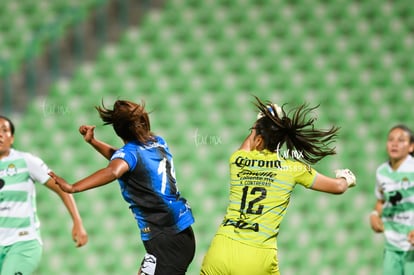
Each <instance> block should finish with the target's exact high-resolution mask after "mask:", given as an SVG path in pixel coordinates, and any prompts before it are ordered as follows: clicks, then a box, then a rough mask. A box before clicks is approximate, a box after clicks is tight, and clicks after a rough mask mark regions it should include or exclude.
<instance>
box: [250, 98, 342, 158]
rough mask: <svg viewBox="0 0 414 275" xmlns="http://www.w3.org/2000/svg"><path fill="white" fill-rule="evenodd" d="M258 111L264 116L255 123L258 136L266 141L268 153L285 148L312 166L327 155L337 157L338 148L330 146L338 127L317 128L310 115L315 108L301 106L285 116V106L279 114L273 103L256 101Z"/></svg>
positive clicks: (265, 145)
mask: <svg viewBox="0 0 414 275" xmlns="http://www.w3.org/2000/svg"><path fill="white" fill-rule="evenodd" d="M255 98H256V101H257V103H255V105H256V107H257V108H258V109H259V111H260V112H261V113H262V114H264V116H263V117H261V118H260V119H259V120H257V122H256V126H255V128H256V132H257V134H258V135H261V136H262V137H263V140H264V147H265V149H267V150H269V151H276V150H278V149H279V148H281V147H282V146H284V145H285V146H286V148H287V149H288V150H289V151H293V150H296V151H299V152H300V153H301V154H300V156H301V158H303V160H304V161H305V162H307V163H309V164H315V163H317V162H318V161H320V160H321V159H323V158H324V157H326V156H328V155H334V154H336V151H335V147H331V146H330V145H331V144H332V143H333V142H334V141H335V138H336V136H337V132H338V131H339V128H338V127H335V126H332V127H331V128H330V129H328V130H325V131H324V130H318V129H315V127H314V122H315V120H316V119H315V118H308V115H309V113H310V112H312V111H313V110H315V109H317V108H318V107H319V105H317V106H315V107H308V105H307V104H302V105H300V106H299V107H297V108H295V109H292V110H291V111H290V112H288V113H286V112H285V109H284V107H285V105H283V106H282V107H281V112H280V111H279V112H277V110H276V109H275V107H274V106H273V104H271V103H270V102H266V103H263V102H262V101H261V100H260V99H259V98H257V97H255Z"/></svg>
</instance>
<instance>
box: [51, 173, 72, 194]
mask: <svg viewBox="0 0 414 275" xmlns="http://www.w3.org/2000/svg"><path fill="white" fill-rule="evenodd" d="M48 174H49V176H50V177H51V178H52V179H54V180H55V182H56V184H57V185H58V186H59V188H60V189H62V190H63V191H64V192H66V193H73V186H72V185H70V184H69V183H67V182H66V180H64V179H63V178H61V177H59V176H58V175H56V174H55V173H53V172H52V171H50V172H49V173H48Z"/></svg>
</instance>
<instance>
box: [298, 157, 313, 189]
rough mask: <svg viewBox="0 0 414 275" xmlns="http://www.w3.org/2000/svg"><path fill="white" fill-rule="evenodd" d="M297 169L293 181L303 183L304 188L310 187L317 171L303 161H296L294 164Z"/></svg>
mask: <svg viewBox="0 0 414 275" xmlns="http://www.w3.org/2000/svg"><path fill="white" fill-rule="evenodd" d="M293 167H296V170H297V171H294V172H296V177H295V181H296V183H297V184H300V185H303V186H304V187H306V188H311V187H312V185H313V183H314V182H315V179H316V175H317V174H318V172H317V171H316V170H315V169H313V168H312V167H311V166H310V165H307V164H304V163H296V164H295V166H293Z"/></svg>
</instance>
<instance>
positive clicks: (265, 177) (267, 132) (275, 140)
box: [201, 100, 355, 275]
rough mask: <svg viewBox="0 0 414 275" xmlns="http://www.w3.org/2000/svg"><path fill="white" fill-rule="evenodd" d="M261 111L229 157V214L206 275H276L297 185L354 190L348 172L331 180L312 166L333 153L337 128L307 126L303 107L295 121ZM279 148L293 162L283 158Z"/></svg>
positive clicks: (309, 123) (281, 112)
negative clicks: (281, 236) (278, 238)
mask: <svg viewBox="0 0 414 275" xmlns="http://www.w3.org/2000/svg"><path fill="white" fill-rule="evenodd" d="M257 106H258V107H259V110H260V112H261V113H260V114H262V115H261V116H259V117H258V120H257V121H256V122H255V124H254V125H253V127H252V128H251V130H252V131H251V133H250V135H249V136H248V137H247V138H246V139H245V140H244V142H243V143H242V145H241V146H240V148H239V150H237V151H236V152H234V153H233V154H232V156H231V157H230V197H229V202H228V207H227V212H226V215H225V217H224V219H223V222H222V223H221V225H220V227H219V229H218V231H217V233H216V235H215V236H214V239H213V241H212V243H211V245H210V248H209V250H208V251H207V254H206V255H205V257H204V260H203V264H202V267H201V274H203V275H207V274H208V275H217V274H220V275H225V274H229V275H230V274H237V275H250V274H255V275H267V274H273V275H278V274H279V265H278V259H277V244H276V236H277V235H278V233H279V226H280V223H281V222H282V219H283V217H284V215H285V213H286V210H287V207H288V204H289V201H290V197H291V194H292V191H293V189H294V187H295V186H296V184H301V185H303V186H304V187H306V188H311V189H313V190H317V191H323V192H328V193H334V194H341V193H343V192H345V191H346V190H347V188H348V186H353V185H354V184H355V177H354V175H353V174H352V172H350V171H349V170H347V169H346V170H338V172H337V175H336V178H330V177H327V176H324V175H322V174H320V173H317V172H316V171H315V170H314V169H313V168H311V166H310V165H309V164H308V163H312V164H313V163H316V162H318V161H319V160H320V159H322V158H323V157H325V156H327V155H332V154H334V153H335V152H334V150H332V149H331V148H329V147H328V148H326V147H324V146H325V143H327V144H329V140H330V139H332V138H333V137H334V136H335V133H336V131H337V128H332V129H330V130H328V131H320V130H316V129H315V128H314V127H313V124H312V122H313V120H310V121H306V120H305V116H306V114H307V113H308V112H309V111H310V110H312V109H306V108H305V107H304V106H301V107H300V108H299V109H297V110H295V112H293V115H292V117H293V118H292V119H291V118H290V117H288V116H287V115H286V113H285V112H284V110H283V108H279V109H278V106H276V107H275V105H270V106H271V107H268V106H265V105H264V104H263V103H261V101H260V100H258V105H257ZM308 126H309V129H306V128H307V127H308ZM285 143H286V146H284V145H285ZM280 148H286V152H288V154H291V153H292V156H290V155H288V156H286V158H283V157H280V156H279V149H280ZM298 148H299V149H298ZM297 150H301V151H297ZM283 155H285V154H283Z"/></svg>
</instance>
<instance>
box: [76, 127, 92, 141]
mask: <svg viewBox="0 0 414 275" xmlns="http://www.w3.org/2000/svg"><path fill="white" fill-rule="evenodd" d="M95 127H96V126H91V125H81V126H80V127H79V133H80V134H81V135H82V136H83V139H84V140H85V141H86V142H88V143H91V141H92V139H94V130H95Z"/></svg>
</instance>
